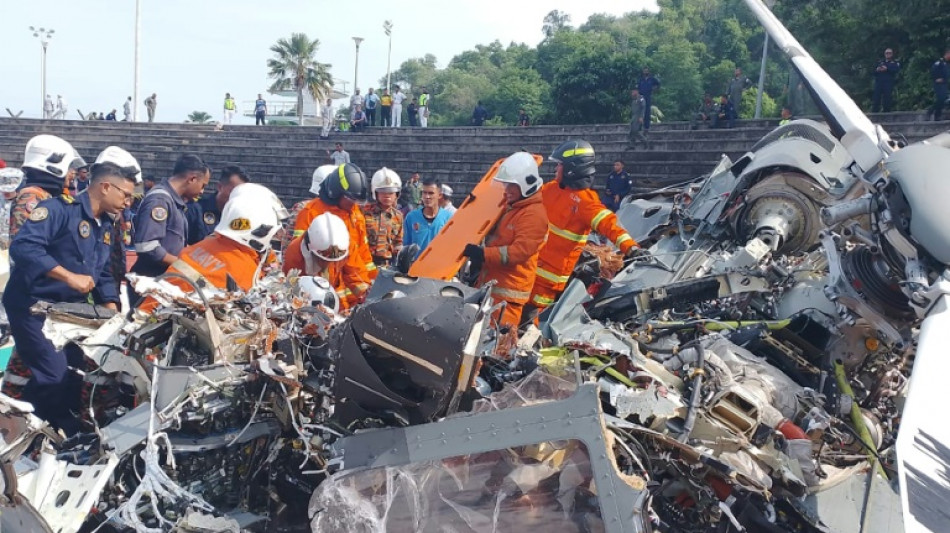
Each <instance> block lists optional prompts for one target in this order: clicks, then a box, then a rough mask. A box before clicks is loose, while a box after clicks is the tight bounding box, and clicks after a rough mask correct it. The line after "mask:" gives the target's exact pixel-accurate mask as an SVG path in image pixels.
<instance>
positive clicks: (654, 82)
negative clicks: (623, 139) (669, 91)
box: [637, 67, 660, 133]
mask: <svg viewBox="0 0 950 533" xmlns="http://www.w3.org/2000/svg"><path fill="white" fill-rule="evenodd" d="M659 89H660V80H658V79H656V77H655V76H654V75H653V74H652V73H651V72H650V67H643V71H642V74H640V79H638V80H637V90H639V91H640V95H641V96H643V100H644V102H645V103H646V108H645V109H644V111H643V130H644V131H645V132H647V133H649V131H650V119H651V118H652V115H653V91H656V90H659Z"/></svg>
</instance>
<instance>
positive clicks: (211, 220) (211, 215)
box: [201, 211, 218, 226]
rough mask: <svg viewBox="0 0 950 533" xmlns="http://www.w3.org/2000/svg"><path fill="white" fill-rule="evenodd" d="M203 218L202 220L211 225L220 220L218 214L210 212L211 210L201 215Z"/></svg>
mask: <svg viewBox="0 0 950 533" xmlns="http://www.w3.org/2000/svg"><path fill="white" fill-rule="evenodd" d="M201 218H202V220H204V223H205V224H207V225H209V226H211V225H214V224H215V223H216V222H217V221H218V218H217V217H216V216H214V213H212V212H210V211H208V212H207V213H205V214H203V215H201Z"/></svg>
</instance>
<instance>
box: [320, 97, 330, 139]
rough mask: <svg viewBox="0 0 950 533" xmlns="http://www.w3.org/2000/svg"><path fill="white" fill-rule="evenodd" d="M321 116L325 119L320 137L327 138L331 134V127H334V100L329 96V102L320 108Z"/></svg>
mask: <svg viewBox="0 0 950 533" xmlns="http://www.w3.org/2000/svg"><path fill="white" fill-rule="evenodd" d="M320 118H322V119H323V131H322V132H320V137H321V138H324V139H326V138H327V137H329V136H330V128H332V127H333V100H331V99H329V98H327V103H326V104H324V105H323V109H321V110H320Z"/></svg>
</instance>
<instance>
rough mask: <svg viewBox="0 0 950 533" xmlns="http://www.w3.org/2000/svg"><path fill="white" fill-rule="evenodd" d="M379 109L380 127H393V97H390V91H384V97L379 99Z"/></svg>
mask: <svg viewBox="0 0 950 533" xmlns="http://www.w3.org/2000/svg"><path fill="white" fill-rule="evenodd" d="M379 109H380V111H379V113H380V115H379V125H380V126H382V127H392V125H393V97H392V96H390V95H389V89H383V95H382V96H380V97H379Z"/></svg>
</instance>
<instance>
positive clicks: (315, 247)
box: [307, 213, 350, 261]
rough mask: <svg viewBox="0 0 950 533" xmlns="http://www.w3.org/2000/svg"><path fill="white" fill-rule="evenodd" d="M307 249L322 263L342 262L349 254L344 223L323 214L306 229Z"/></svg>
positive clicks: (348, 239) (331, 215)
mask: <svg viewBox="0 0 950 533" xmlns="http://www.w3.org/2000/svg"><path fill="white" fill-rule="evenodd" d="M307 248H308V249H309V250H310V253H312V254H313V255H315V256H317V257H319V258H320V259H323V260H324V261H342V260H343V259H345V258H346V256H347V255H349V253H350V232H349V230H347V229H346V223H345V222H343V220H342V219H341V218H340V217H338V216H336V215H334V214H332V213H323V214H322V215H320V216H318V217H317V218H315V219H313V222H311V223H310V227H309V228H307Z"/></svg>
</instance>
